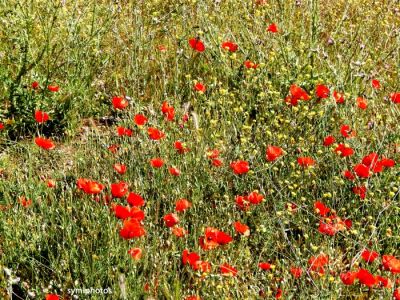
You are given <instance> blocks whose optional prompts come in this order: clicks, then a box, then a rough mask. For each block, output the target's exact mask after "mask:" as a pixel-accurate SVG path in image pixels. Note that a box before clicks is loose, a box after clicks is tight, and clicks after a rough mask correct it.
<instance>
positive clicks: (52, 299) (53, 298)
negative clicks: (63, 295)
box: [46, 294, 60, 300]
mask: <svg viewBox="0 0 400 300" xmlns="http://www.w3.org/2000/svg"><path fill="white" fill-rule="evenodd" d="M59 299H60V296H58V295H56V294H47V295H46V300H59Z"/></svg>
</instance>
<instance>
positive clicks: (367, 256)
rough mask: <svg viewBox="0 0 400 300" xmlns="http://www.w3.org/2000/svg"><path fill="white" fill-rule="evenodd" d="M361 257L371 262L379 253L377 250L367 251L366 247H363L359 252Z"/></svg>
mask: <svg viewBox="0 0 400 300" xmlns="http://www.w3.org/2000/svg"><path fill="white" fill-rule="evenodd" d="M361 257H362V259H363V260H364V261H366V262H367V263H373V262H374V261H375V259H377V258H378V257H379V254H378V252H375V251H369V250H368V249H364V251H363V252H362V253H361Z"/></svg>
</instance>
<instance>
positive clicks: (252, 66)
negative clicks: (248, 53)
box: [243, 60, 258, 69]
mask: <svg viewBox="0 0 400 300" xmlns="http://www.w3.org/2000/svg"><path fill="white" fill-rule="evenodd" d="M243 64H244V66H245V67H246V69H257V67H258V64H255V63H254V62H252V61H250V60H246V61H245V62H244V63H243Z"/></svg>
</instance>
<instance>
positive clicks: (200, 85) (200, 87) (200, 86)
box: [194, 82, 206, 93]
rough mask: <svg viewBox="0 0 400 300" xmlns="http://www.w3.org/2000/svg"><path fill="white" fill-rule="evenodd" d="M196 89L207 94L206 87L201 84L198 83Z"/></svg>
mask: <svg viewBox="0 0 400 300" xmlns="http://www.w3.org/2000/svg"><path fill="white" fill-rule="evenodd" d="M194 89H195V90H196V91H198V92H200V93H205V92H206V86H205V85H204V84H202V83H201V82H198V83H196V84H195V85H194Z"/></svg>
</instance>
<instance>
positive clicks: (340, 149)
mask: <svg viewBox="0 0 400 300" xmlns="http://www.w3.org/2000/svg"><path fill="white" fill-rule="evenodd" d="M335 152H336V153H337V154H339V155H340V156H341V157H346V156H351V155H353V154H354V150H353V149H352V148H351V147H346V145H345V144H342V143H340V144H339V145H338V146H337V147H336V148H335Z"/></svg>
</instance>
